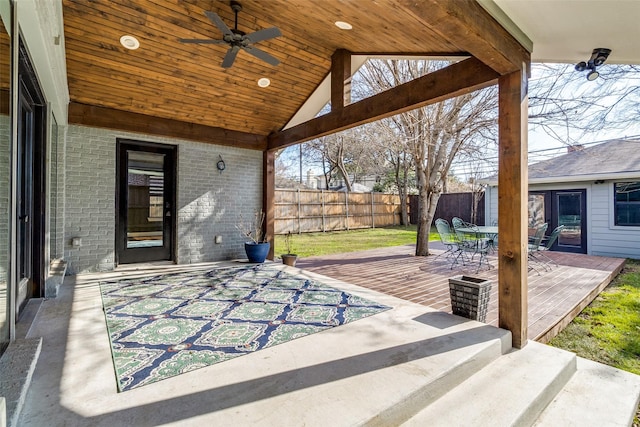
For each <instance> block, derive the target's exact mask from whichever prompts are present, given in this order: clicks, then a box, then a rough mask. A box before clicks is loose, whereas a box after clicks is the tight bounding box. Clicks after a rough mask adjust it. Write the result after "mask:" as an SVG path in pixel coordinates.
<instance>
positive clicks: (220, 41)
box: [178, 39, 227, 44]
mask: <svg viewBox="0 0 640 427" xmlns="http://www.w3.org/2000/svg"><path fill="white" fill-rule="evenodd" d="M178 41H179V42H180V43H200V44H224V43H227V42H225V41H224V40H214V39H178Z"/></svg>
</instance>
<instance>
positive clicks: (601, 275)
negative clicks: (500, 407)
mask: <svg viewBox="0 0 640 427" xmlns="http://www.w3.org/2000/svg"><path fill="white" fill-rule="evenodd" d="M434 246H435V247H436V248H437V247H438V246H437V244H436V245H434ZM414 252H415V246H414V245H407V246H396V247H391V248H383V249H373V250H369V251H362V252H352V253H348V254H337V255H329V256H321V257H308V258H304V259H300V260H299V261H298V264H297V267H300V268H303V269H306V270H309V271H312V272H315V273H318V274H322V275H325V276H329V277H333V278H335V279H339V280H342V281H345V282H349V283H353V284H355V285H358V286H363V287H366V288H369V289H373V290H376V291H379V292H383V293H387V294H390V295H393V296H395V297H398V298H402V299H405V300H408V301H412V302H415V303H419V304H423V305H428V306H430V307H433V308H435V309H437V310H442V311H446V312H449V313H450V312H451V302H450V298H449V282H448V279H449V278H450V277H453V276H458V275H462V274H465V275H473V276H477V277H482V278H486V279H490V280H492V281H493V283H494V286H493V288H492V290H491V302H490V305H489V310H488V312H487V323H488V324H491V325H495V326H497V325H498V289H497V288H498V286H497V281H498V269H497V258H496V257H495V256H491V257H489V262H490V263H491V265H492V268H491V269H489V270H487V269H486V268H485V267H483V268H482V269H481V270H480V271H478V272H476V267H475V266H467V267H464V266H462V265H457V266H454V267H453V269H452V268H450V266H451V264H450V262H449V261H448V260H447V259H446V258H445V257H444V256H441V257H436V255H437V254H440V253H442V250H440V249H434V250H433V252H434V254H435V255H433V256H429V257H416V256H414ZM548 255H549V257H550V258H552V259H553V260H554V261H556V262H557V263H558V267H555V266H553V268H552V269H551V270H550V271H540V274H538V273H537V272H535V271H530V272H529V290H528V297H529V312H528V316H529V328H528V336H529V339H532V340H537V341H541V342H547V341H549V340H550V339H551V338H553V336H555V335H557V333H558V332H559V331H560V330H561V329H562V328H564V326H566V325H567V324H568V323H569V322H570V321H571V320H572V319H573V318H574V317H575V316H576V315H577V314H578V313H579V312H580V311H581V310H582V309H583V308H584V307H586V306H587V305H588V304H589V303H590V302H591V301H592V300H593V299H594V298H595V297H596V296H597V295H598V294H599V293H600V291H602V289H604V288H605V287H606V286H607V285H608V284H609V283H610V281H611V280H612V279H613V278H614V277H615V276H616V275H617V274H618V272H619V271H620V270H621V269H622V267H623V266H624V262H625V260H624V259H623V258H609V257H598V256H591V255H582V254H572V253H563V252H550V253H549V254H548Z"/></svg>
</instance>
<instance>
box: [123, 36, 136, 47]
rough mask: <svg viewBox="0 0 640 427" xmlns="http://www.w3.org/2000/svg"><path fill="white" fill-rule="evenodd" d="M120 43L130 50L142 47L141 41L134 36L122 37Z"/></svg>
mask: <svg viewBox="0 0 640 427" xmlns="http://www.w3.org/2000/svg"><path fill="white" fill-rule="evenodd" d="M120 44H121V45H122V46H124V47H126V48H127V49H129V50H135V49H137V48H139V47H140V42H139V41H138V39H137V38H135V37H133V36H122V37H120Z"/></svg>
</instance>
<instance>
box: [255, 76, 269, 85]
mask: <svg viewBox="0 0 640 427" xmlns="http://www.w3.org/2000/svg"><path fill="white" fill-rule="evenodd" d="M270 84H271V80H269V79H268V78H266V77H263V78H261V79H259V80H258V86H260V87H269V85H270Z"/></svg>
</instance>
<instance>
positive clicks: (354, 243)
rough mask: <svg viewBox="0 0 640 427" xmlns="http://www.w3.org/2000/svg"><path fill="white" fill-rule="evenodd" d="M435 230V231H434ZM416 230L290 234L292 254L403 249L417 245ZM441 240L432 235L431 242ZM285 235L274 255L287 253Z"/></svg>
mask: <svg viewBox="0 0 640 427" xmlns="http://www.w3.org/2000/svg"><path fill="white" fill-rule="evenodd" d="M432 231H434V230H432ZM416 235H417V227H416V226H415V225H410V226H407V227H405V226H395V227H384V228H366V229H360V230H350V231H334V232H328V233H303V234H292V235H291V252H292V253H295V254H297V255H298V256H299V257H301V258H304V257H308V256H314V255H330V254H337V253H344V252H355V251H363V250H367V249H375V248H384V247H388V246H401V245H409V244H415V243H416ZM434 239H438V237H437V234H435V233H432V234H431V235H430V240H434ZM284 240H285V239H284V236H281V235H277V236H276V238H275V255H276V256H280V254H283V253H286V248H285V242H284Z"/></svg>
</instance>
